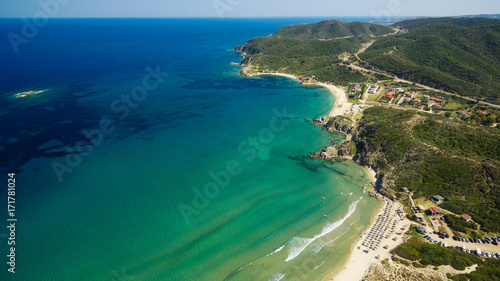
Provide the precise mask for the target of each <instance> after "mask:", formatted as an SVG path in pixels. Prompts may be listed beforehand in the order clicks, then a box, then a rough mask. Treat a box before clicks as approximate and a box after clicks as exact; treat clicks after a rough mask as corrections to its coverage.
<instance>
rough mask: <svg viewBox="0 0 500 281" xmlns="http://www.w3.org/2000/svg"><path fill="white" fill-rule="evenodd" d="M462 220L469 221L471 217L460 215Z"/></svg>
mask: <svg viewBox="0 0 500 281" xmlns="http://www.w3.org/2000/svg"><path fill="white" fill-rule="evenodd" d="M462 219H463V220H464V221H470V220H471V219H472V217H471V216H470V215H467V214H463V215H462Z"/></svg>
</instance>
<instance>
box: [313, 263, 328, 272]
mask: <svg viewBox="0 0 500 281" xmlns="http://www.w3.org/2000/svg"><path fill="white" fill-rule="evenodd" d="M324 263H325V262H324V261H322V262H321V263H320V264H318V266H316V267H315V268H313V269H312V270H315V269H316V268H318V267H320V266H321V265H322V264H324Z"/></svg>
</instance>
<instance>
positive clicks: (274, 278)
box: [269, 273, 285, 281]
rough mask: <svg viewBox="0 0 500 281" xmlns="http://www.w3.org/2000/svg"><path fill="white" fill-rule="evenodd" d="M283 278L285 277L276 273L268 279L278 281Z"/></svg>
mask: <svg viewBox="0 0 500 281" xmlns="http://www.w3.org/2000/svg"><path fill="white" fill-rule="evenodd" d="M283 277H285V274H283V273H276V274H274V275H273V276H272V277H271V279H269V281H279V280H281V279H283Z"/></svg>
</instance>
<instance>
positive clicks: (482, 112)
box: [477, 110, 488, 115]
mask: <svg viewBox="0 0 500 281" xmlns="http://www.w3.org/2000/svg"><path fill="white" fill-rule="evenodd" d="M477 114H484V115H486V114H488V112H486V111H481V110H479V111H478V112H477Z"/></svg>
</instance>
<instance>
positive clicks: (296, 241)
mask: <svg viewBox="0 0 500 281" xmlns="http://www.w3.org/2000/svg"><path fill="white" fill-rule="evenodd" d="M361 198H362V197H359V199H358V200H357V201H354V202H352V203H351V205H349V209H348V210H347V213H346V215H345V216H344V217H343V218H341V219H340V220H338V221H336V222H333V223H330V224H327V225H326V226H325V227H324V228H323V231H321V233H320V234H318V235H316V236H314V237H313V238H300V237H294V238H293V239H292V241H290V247H291V248H290V249H289V250H288V257H287V258H286V260H285V261H290V260H292V259H294V258H296V257H297V256H298V255H299V254H300V253H302V251H304V249H305V248H306V247H307V246H309V245H310V244H311V243H312V242H314V241H315V240H316V239H318V238H321V237H323V236H325V235H327V234H328V233H330V232H332V231H334V230H335V229H337V228H338V227H339V226H341V225H342V224H343V223H344V222H345V221H346V220H347V219H348V218H349V217H350V216H351V215H352V214H353V213H354V211H355V210H356V205H358V202H359V201H360V200H361Z"/></svg>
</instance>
